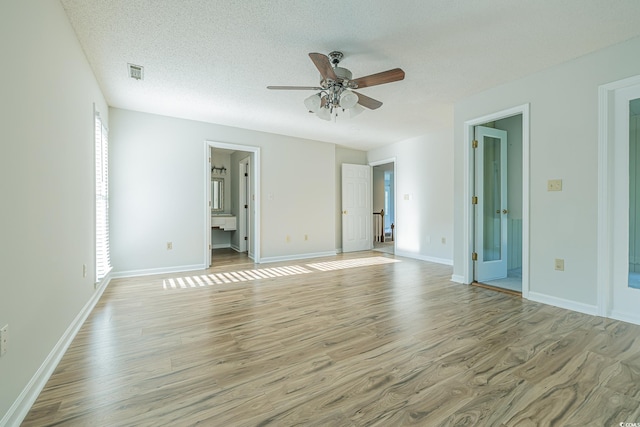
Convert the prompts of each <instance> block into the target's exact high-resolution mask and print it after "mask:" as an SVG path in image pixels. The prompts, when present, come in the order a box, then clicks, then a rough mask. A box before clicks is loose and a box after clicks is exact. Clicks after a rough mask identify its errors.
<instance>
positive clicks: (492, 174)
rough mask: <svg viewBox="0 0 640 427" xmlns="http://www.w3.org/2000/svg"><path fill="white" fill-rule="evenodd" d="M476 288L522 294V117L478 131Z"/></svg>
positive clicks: (475, 154) (476, 157)
mask: <svg viewBox="0 0 640 427" xmlns="http://www.w3.org/2000/svg"><path fill="white" fill-rule="evenodd" d="M474 135H475V138H474V142H473V147H474V149H473V153H474V156H473V157H474V162H473V163H474V164H473V167H474V174H473V178H474V190H475V191H474V198H473V202H472V203H473V205H474V233H473V241H474V250H473V253H474V258H475V264H474V277H473V279H474V282H477V283H481V284H484V285H489V286H492V287H496V288H500V289H504V290H508V291H513V292H518V293H521V292H522V211H523V210H522V114H518V115H514V116H511V117H506V118H501V119H498V120H493V121H491V122H487V123H482V124H480V125H476V126H474Z"/></svg>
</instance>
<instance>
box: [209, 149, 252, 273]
mask: <svg viewBox="0 0 640 427" xmlns="http://www.w3.org/2000/svg"><path fill="white" fill-rule="evenodd" d="M211 148H222V149H225V150H234V151H248V152H250V153H253V162H252V165H251V169H252V172H253V188H254V191H255V192H254V195H255V200H254V201H253V207H254V214H253V215H252V222H253V224H252V229H253V232H254V236H255V237H254V242H253V244H254V252H253V261H254V262H255V263H260V147H254V146H251V145H241V144H229V143H226V142H218V141H209V140H206V141H205V142H204V162H203V165H204V177H205V178H204V182H205V192H204V203H203V204H204V218H205V221H204V223H205V226H206V230H205V236H206V238H205V239H204V263H203V264H204V265H205V266H210V265H211V249H210V247H211V207H210V206H209V202H210V201H211V168H210V166H209V156H210V155H211Z"/></svg>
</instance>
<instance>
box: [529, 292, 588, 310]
mask: <svg viewBox="0 0 640 427" xmlns="http://www.w3.org/2000/svg"><path fill="white" fill-rule="evenodd" d="M527 299H529V300H531V301H535V302H541V303H543V304H548V305H553V306H555V307H560V308H565V309H567V310H572V311H577V312H579V313H584V314H590V315H592V316H597V315H598V307H597V306H595V305H589V304H584V303H581V302H576V301H571V300H567V299H563V298H558V297H553V296H550V295H545V294H540V293H538V292H531V291H529V295H528V298H527Z"/></svg>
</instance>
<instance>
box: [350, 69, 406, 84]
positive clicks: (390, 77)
mask: <svg viewBox="0 0 640 427" xmlns="http://www.w3.org/2000/svg"><path fill="white" fill-rule="evenodd" d="M402 79H404V71H402V69H400V68H394V69H393V70H388V71H383V72H381V73H376V74H371V75H370V76H364V77H360V78H357V79H354V80H351V82H350V83H352V84H353V87H354V88H357V89H362V88H363V87H369V86H376V85H382V84H385V83H391V82H397V81H398V80H402Z"/></svg>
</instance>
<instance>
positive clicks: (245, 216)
mask: <svg viewBox="0 0 640 427" xmlns="http://www.w3.org/2000/svg"><path fill="white" fill-rule="evenodd" d="M247 164H248V165H249V170H248V171H247V170H246V169H245V168H246V166H247ZM238 166H239V167H238V182H239V185H238V188H239V190H240V191H239V193H238V194H239V197H238V205H239V209H240V211H239V212H238V231H239V233H240V236H239V237H238V249H239V251H240V252H247V253H248V252H249V248H248V247H247V244H248V243H249V242H248V241H247V240H245V236H246V237H247V238H248V239H249V238H250V233H251V226H250V224H249V226H247V221H249V222H250V221H251V214H250V212H249V211H248V210H247V209H245V208H244V205H245V204H247V205H249V207H250V208H253V206H252V203H246V202H247V198H248V196H249V193H250V192H251V191H250V189H249V193H247V185H246V184H247V183H246V180H245V173H249V172H251V173H252V171H251V156H247V157H244V158H242V160H240V161H239V162H238ZM251 173H250V175H251Z"/></svg>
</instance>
